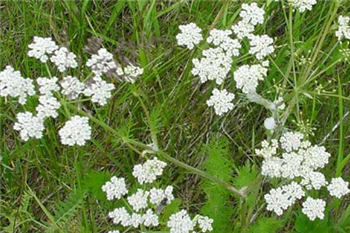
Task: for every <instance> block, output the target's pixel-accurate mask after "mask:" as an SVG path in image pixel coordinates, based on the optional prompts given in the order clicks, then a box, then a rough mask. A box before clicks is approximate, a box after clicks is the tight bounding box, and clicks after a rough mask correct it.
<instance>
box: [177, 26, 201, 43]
mask: <svg viewBox="0 0 350 233" xmlns="http://www.w3.org/2000/svg"><path fill="white" fill-rule="evenodd" d="M179 28H180V30H181V33H179V34H177V36H176V40H177V44H178V45H184V46H186V47H187V48H188V49H193V48H194V46H195V45H197V44H199V43H200V42H201V41H202V40H203V36H202V29H200V28H199V27H197V25H196V24H195V23H189V24H187V25H180V26H179Z"/></svg>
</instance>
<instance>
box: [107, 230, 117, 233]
mask: <svg viewBox="0 0 350 233" xmlns="http://www.w3.org/2000/svg"><path fill="white" fill-rule="evenodd" d="M108 233H120V232H119V231H118V230H113V231H108Z"/></svg>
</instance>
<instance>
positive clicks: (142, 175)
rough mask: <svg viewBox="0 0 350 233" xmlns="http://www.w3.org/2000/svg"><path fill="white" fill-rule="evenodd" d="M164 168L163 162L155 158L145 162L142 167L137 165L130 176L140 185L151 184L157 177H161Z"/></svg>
mask: <svg viewBox="0 0 350 233" xmlns="http://www.w3.org/2000/svg"><path fill="white" fill-rule="evenodd" d="M165 166H166V163H165V162H163V161H160V160H158V158H157V157H155V158H153V159H149V160H147V161H146V162H145V163H144V164H143V165H141V164H138V165H136V166H134V169H133V173H132V174H133V176H134V177H135V178H137V180H138V182H139V183H140V184H144V183H152V182H153V181H155V180H156V179H157V176H160V175H162V173H163V169H164V167H165Z"/></svg>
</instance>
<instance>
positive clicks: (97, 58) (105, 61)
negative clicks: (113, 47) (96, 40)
mask: <svg viewBox="0 0 350 233" xmlns="http://www.w3.org/2000/svg"><path fill="white" fill-rule="evenodd" d="M86 66H87V67H91V69H92V72H93V73H94V74H96V75H101V74H103V73H107V72H108V71H109V70H111V69H116V68H117V65H116V63H115V61H114V59H113V54H111V53H110V52H108V51H107V49H105V48H102V49H100V50H98V52H97V54H93V55H92V56H91V58H90V59H89V60H88V61H87V62H86Z"/></svg>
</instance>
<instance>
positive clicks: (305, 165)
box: [255, 132, 350, 220]
mask: <svg viewBox="0 0 350 233" xmlns="http://www.w3.org/2000/svg"><path fill="white" fill-rule="evenodd" d="M255 152H256V154H257V155H259V156H262V157H263V158H264V161H263V163H262V168H261V170H262V171H261V173H262V175H264V176H267V177H270V178H283V179H287V180H292V183H291V184H290V185H286V186H282V187H279V188H277V189H272V190H271V191H270V193H269V194H266V195H265V200H266V202H267V203H268V206H267V209H268V210H271V211H274V212H275V213H276V214H277V215H281V214H282V213H283V210H286V209H287V208H288V207H290V206H291V205H292V204H293V203H294V202H295V200H297V199H300V198H301V197H303V196H304V195H305V193H304V191H303V188H302V187H304V188H305V189H306V190H311V189H315V190H319V189H321V188H322V187H325V186H327V185H328V182H327V180H326V178H325V176H324V175H323V174H322V173H321V172H319V171H317V169H321V168H323V167H324V166H325V165H326V164H328V161H329V157H330V156H331V155H330V154H329V153H328V152H327V151H326V149H325V148H324V147H323V146H317V145H314V146H313V145H311V143H310V142H309V141H307V140H304V137H303V135H302V134H301V133H294V132H286V133H284V134H283V135H282V136H281V138H280V139H279V140H276V139H273V140H271V142H270V143H269V142H267V141H266V140H265V141H263V142H262V146H261V149H256V151H255ZM294 179H295V180H294ZM293 180H294V181H293ZM296 182H299V183H296ZM327 188H328V191H329V193H330V195H332V196H336V197H338V198H341V197H342V196H344V195H346V194H348V193H349V192H350V190H349V189H348V182H345V181H343V179H342V178H335V179H333V180H332V182H331V184H329V185H328V186H327ZM321 202H322V201H317V202H315V203H316V204H317V205H316V204H315V203H314V202H313V201H310V203H309V202H308V203H306V204H305V212H304V209H303V212H304V213H305V214H306V213H307V214H306V215H307V216H308V217H309V218H310V219H311V220H314V219H315V216H316V217H319V218H323V214H322V215H321V214H315V215H312V213H311V212H312V211H311V212H310V210H309V209H308V208H311V206H313V205H315V206H318V205H319V206H320V209H322V208H321V207H322V205H321V204H320V203H321ZM323 209H324V207H323ZM315 211H316V210H315ZM317 211H318V210H317ZM317 211H316V212H317Z"/></svg>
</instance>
